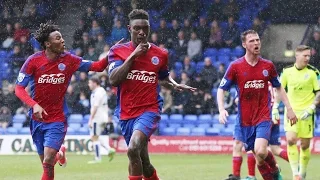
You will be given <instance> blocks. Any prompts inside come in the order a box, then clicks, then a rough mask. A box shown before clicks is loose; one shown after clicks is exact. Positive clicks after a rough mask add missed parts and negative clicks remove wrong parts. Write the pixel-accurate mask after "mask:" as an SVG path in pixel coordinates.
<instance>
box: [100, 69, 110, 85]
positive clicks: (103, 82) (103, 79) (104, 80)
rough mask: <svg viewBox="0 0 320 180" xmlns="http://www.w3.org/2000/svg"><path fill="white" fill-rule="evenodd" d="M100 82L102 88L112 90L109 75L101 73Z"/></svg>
mask: <svg viewBox="0 0 320 180" xmlns="http://www.w3.org/2000/svg"><path fill="white" fill-rule="evenodd" d="M100 81H101V84H100V85H101V87H103V88H104V89H107V88H110V87H111V85H110V84H109V81H108V75H107V73H104V72H103V73H101V75H100Z"/></svg>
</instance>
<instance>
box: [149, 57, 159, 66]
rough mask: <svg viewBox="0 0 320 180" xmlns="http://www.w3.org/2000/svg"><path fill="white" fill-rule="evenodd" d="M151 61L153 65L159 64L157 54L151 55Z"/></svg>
mask: <svg viewBox="0 0 320 180" xmlns="http://www.w3.org/2000/svg"><path fill="white" fill-rule="evenodd" d="M151 62H152V64H154V65H158V64H159V62H160V61H159V58H158V57H157V56H153V57H152V58H151Z"/></svg>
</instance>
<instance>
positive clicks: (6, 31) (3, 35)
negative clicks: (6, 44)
mask: <svg viewBox="0 0 320 180" xmlns="http://www.w3.org/2000/svg"><path fill="white" fill-rule="evenodd" d="M8 37H13V29H12V25H11V24H10V23H7V24H6V28H3V29H2V28H1V29H0V42H3V41H4V40H6V39H7V38H8Z"/></svg>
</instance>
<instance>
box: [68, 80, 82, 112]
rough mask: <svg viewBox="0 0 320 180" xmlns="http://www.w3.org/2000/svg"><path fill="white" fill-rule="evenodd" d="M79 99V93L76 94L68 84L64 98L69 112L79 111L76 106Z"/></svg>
mask: <svg viewBox="0 0 320 180" xmlns="http://www.w3.org/2000/svg"><path fill="white" fill-rule="evenodd" d="M78 99H79V94H76V93H75V92H74V90H73V87H72V86H71V85H69V86H68V89H67V93H66V95H65V100H66V103H67V106H68V109H69V113H71V114H72V113H74V112H77V111H79V107H77V102H78Z"/></svg>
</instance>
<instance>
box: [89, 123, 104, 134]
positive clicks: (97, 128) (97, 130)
mask: <svg viewBox="0 0 320 180" xmlns="http://www.w3.org/2000/svg"><path fill="white" fill-rule="evenodd" d="M105 127H106V123H105V122H101V123H97V122H93V123H92V128H90V135H91V136H100V135H101V134H102V132H103V131H104V129H105Z"/></svg>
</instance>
